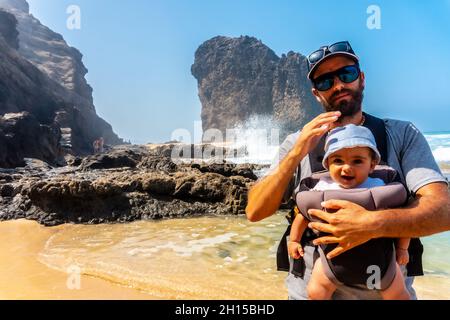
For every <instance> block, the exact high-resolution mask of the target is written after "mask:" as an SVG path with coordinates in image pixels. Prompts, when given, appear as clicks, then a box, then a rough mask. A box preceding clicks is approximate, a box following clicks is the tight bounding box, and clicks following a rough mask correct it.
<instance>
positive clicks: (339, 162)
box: [333, 158, 343, 164]
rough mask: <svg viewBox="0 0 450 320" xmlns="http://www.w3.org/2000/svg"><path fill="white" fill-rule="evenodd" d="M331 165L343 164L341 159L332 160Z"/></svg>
mask: <svg viewBox="0 0 450 320" xmlns="http://www.w3.org/2000/svg"><path fill="white" fill-rule="evenodd" d="M333 163H335V164H341V163H343V161H342V159H338V158H334V159H333Z"/></svg>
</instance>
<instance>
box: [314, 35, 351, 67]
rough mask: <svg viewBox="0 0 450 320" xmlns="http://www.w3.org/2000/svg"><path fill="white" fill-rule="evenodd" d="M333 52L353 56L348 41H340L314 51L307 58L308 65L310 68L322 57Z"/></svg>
mask: <svg viewBox="0 0 450 320" xmlns="http://www.w3.org/2000/svg"><path fill="white" fill-rule="evenodd" d="M334 52H347V53H351V54H355V52H354V51H353V49H352V47H351V45H350V43H349V42H348V41H340V42H336V43H334V44H332V45H330V46H324V47H322V48H320V49H319V50H317V51H314V52H313V53H311V54H310V55H309V56H308V63H309V65H310V66H311V67H312V66H313V65H314V64H316V63H317V62H318V61H320V60H321V59H322V58H323V57H325V56H327V55H329V54H330V53H334Z"/></svg>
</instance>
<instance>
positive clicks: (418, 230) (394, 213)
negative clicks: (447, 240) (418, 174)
mask: <svg viewBox="0 0 450 320" xmlns="http://www.w3.org/2000/svg"><path fill="white" fill-rule="evenodd" d="M374 225H375V226H377V227H376V228H375V234H376V238H420V237H426V236H430V235H433V234H436V233H440V232H445V231H448V230H450V196H449V193H448V187H447V185H446V184H444V183H431V184H429V185H427V186H424V187H422V188H420V189H419V191H418V192H417V193H416V197H415V200H414V201H413V202H412V203H411V204H410V205H409V206H407V207H405V208H402V209H392V210H383V211H379V212H377V214H376V215H375V221H374Z"/></svg>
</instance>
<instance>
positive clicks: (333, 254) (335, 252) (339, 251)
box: [327, 246, 350, 260]
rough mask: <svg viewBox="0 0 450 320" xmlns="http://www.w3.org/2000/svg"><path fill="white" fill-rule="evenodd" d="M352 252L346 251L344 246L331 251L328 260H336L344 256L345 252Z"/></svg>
mask: <svg viewBox="0 0 450 320" xmlns="http://www.w3.org/2000/svg"><path fill="white" fill-rule="evenodd" d="M348 250H350V248H348V249H344V247H342V246H337V247H336V248H335V249H334V250H333V251H331V252H330V253H329V254H327V259H328V260H331V259H333V258H336V257H337V256H339V255H341V254H343V253H344V252H345V251H348Z"/></svg>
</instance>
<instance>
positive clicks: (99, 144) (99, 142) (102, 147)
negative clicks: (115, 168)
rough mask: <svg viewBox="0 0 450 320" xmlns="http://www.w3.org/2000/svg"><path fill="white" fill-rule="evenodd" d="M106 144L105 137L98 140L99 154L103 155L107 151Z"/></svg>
mask: <svg viewBox="0 0 450 320" xmlns="http://www.w3.org/2000/svg"><path fill="white" fill-rule="evenodd" d="M104 144H105V140H104V139H103V137H100V139H98V152H100V153H103V152H104V151H105V149H104Z"/></svg>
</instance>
